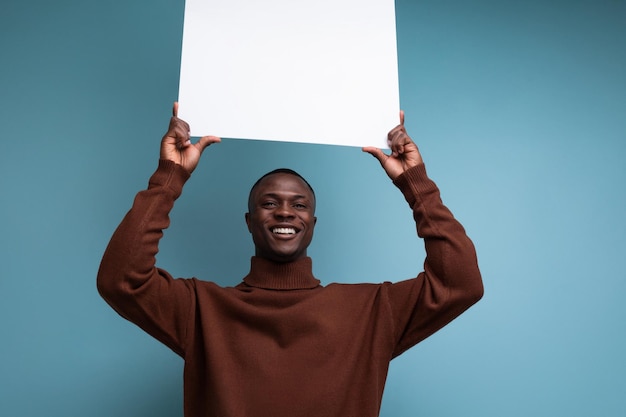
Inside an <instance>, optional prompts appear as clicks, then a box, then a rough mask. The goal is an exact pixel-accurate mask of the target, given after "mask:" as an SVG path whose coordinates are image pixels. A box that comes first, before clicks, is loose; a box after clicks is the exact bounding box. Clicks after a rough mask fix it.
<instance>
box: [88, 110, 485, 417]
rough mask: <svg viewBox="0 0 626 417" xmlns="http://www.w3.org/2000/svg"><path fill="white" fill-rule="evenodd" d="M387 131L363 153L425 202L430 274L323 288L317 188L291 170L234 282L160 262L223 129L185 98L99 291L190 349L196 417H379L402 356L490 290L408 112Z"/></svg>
mask: <svg viewBox="0 0 626 417" xmlns="http://www.w3.org/2000/svg"><path fill="white" fill-rule="evenodd" d="M388 140H389V145H390V149H391V154H390V155H387V154H385V153H383V152H382V151H381V150H380V149H377V148H372V147H368V148H364V149H363V151H365V152H367V153H370V154H371V155H373V156H374V157H375V158H377V159H378V161H379V162H380V163H381V165H382V167H383V169H384V171H385V172H386V173H387V174H388V175H389V177H390V178H391V179H392V180H393V183H394V184H395V185H396V186H397V187H398V188H399V189H400V190H401V192H402V193H403V194H404V196H405V198H406V200H407V202H408V203H409V206H410V207H411V208H412V210H413V216H414V219H415V221H416V224H417V231H418V235H419V236H421V237H422V238H423V239H424V242H425V246H426V254H427V256H426V261H425V271H424V272H422V273H420V274H419V275H418V276H417V277H416V278H414V279H411V280H407V281H402V282H397V283H390V282H385V283H382V284H330V285H328V286H325V287H324V286H321V285H320V281H318V280H317V279H316V278H315V277H314V276H313V274H312V261H311V259H310V258H309V257H308V256H307V248H308V246H309V244H310V242H311V239H312V237H313V230H314V228H315V222H316V218H315V214H314V213H315V194H314V192H313V189H312V188H311V187H310V186H309V184H308V183H307V182H306V181H305V180H304V179H303V178H302V177H300V176H299V175H298V174H297V173H296V172H294V171H291V170H278V171H275V172H272V173H269V174H267V175H266V176H264V177H262V178H261V179H260V180H259V181H258V182H257V183H256V184H255V185H254V186H253V187H252V190H251V192H250V196H249V207H248V213H247V214H246V217H245V218H246V223H247V225H248V229H249V231H250V233H251V235H252V238H253V241H254V245H255V256H253V257H252V259H251V266H250V272H249V274H248V275H247V276H246V277H244V278H243V281H242V282H241V283H240V284H238V285H237V286H235V287H226V288H223V287H219V286H217V285H216V284H214V283H211V282H207V281H201V280H198V279H195V278H193V279H173V278H172V276H171V275H170V274H169V273H168V272H166V271H164V270H162V269H159V268H157V267H155V255H156V253H157V250H158V243H159V239H160V238H161V236H162V231H163V229H165V228H166V227H168V226H169V217H168V215H169V212H170V210H171V209H172V207H173V205H174V201H175V200H176V199H177V198H178V197H179V196H180V194H181V192H182V188H183V185H184V183H185V181H186V180H187V179H188V178H189V177H190V174H191V173H192V172H193V170H194V169H195V168H196V166H197V164H198V161H199V159H200V155H201V153H202V152H203V150H204V149H206V148H207V147H208V146H209V145H211V144H214V143H217V142H219V141H220V140H219V138H216V137H212V136H207V137H203V138H201V139H200V140H199V141H198V142H197V143H195V144H194V143H191V141H190V136H189V126H188V125H187V123H185V122H184V121H182V120H180V119H178V117H177V105H176V104H175V105H174V115H173V117H172V119H171V121H170V126H169V130H168V132H167V133H166V134H165V136H164V138H163V140H162V143H161V160H160V161H159V167H158V169H157V171H156V172H155V173H154V174H153V176H152V177H151V178H150V182H149V186H148V189H147V190H145V191H141V192H140V193H138V194H137V197H136V199H135V202H134V204H133V207H132V208H131V210H130V211H129V212H128V214H127V215H126V216H125V218H124V220H123V221H122V223H121V224H120V226H119V227H118V229H117V230H116V231H115V233H114V235H113V237H112V239H111V242H110V243H109V246H108V248H107V250H106V252H105V254H104V257H103V259H102V263H101V266H100V271H99V273H98V289H99V291H100V293H101V294H102V296H103V297H104V298H105V300H106V301H107V302H108V303H109V304H110V305H111V306H112V307H113V308H114V309H115V310H116V311H117V312H118V313H119V314H121V315H122V316H124V317H125V318H127V319H128V320H130V321H132V322H134V323H136V324H137V325H138V326H140V327H141V328H142V329H144V330H145V331H146V332H148V333H149V334H151V335H152V336H154V337H155V338H157V339H158V340H160V341H161V342H163V343H165V344H166V345H167V346H169V347H170V348H171V349H172V350H174V352H176V353H178V354H179V355H180V356H182V357H183V358H184V360H185V369H184V410H185V416H186V417H204V416H220V417H240V416H246V417H257V416H258V417H283V416H289V417H292V416H299V417H305V416H307V417H308V416H311V417H313V416H315V417H331V416H333V417H346V416H355V417H357V416H358V417H368V416H371V417H374V416H377V415H378V413H379V410H380V404H381V399H382V393H383V388H384V384H385V379H386V376H387V370H388V367H389V362H390V361H391V359H393V358H394V357H396V356H398V355H400V354H401V353H403V352H404V351H405V350H407V349H408V348H410V347H411V346H413V345H415V344H417V343H418V342H420V341H421V340H423V339H424V338H426V337H428V336H429V335H431V334H432V333H434V332H435V331H437V330H438V329H440V328H441V327H443V326H445V325H446V324H447V323H449V322H450V321H451V320H452V319H454V318H455V317H457V316H458V315H459V314H461V313H462V312H463V311H465V310H466V309H467V308H469V307H470V306H471V305H472V304H474V303H475V302H476V301H478V300H479V299H480V298H481V297H482V294H483V287H482V281H481V277H480V272H479V269H478V265H477V260H476V253H475V250H474V247H473V245H472V242H471V241H470V240H469V238H468V237H467V236H466V235H465V232H464V229H463V227H462V226H461V225H460V224H459V223H458V222H457V221H456V220H455V219H454V217H453V216H452V214H451V213H450V211H449V210H448V209H447V208H446V207H445V206H444V205H443V204H442V202H441V200H440V198H439V190H438V189H437V187H436V185H435V184H434V183H433V182H432V181H431V180H430V179H429V178H428V177H427V175H426V171H425V168H424V164H423V162H422V157H421V155H420V153H419V150H418V148H417V146H416V145H415V143H413V141H412V140H411V139H410V137H409V136H408V135H407V133H406V130H405V128H404V114H403V113H402V112H401V113H400V125H398V126H397V127H395V128H394V129H393V130H391V132H389V136H388ZM385 278H387V277H385Z"/></svg>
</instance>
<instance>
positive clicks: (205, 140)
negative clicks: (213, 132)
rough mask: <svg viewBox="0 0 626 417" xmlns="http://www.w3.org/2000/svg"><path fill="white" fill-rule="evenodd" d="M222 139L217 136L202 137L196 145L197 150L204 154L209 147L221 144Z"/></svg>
mask: <svg viewBox="0 0 626 417" xmlns="http://www.w3.org/2000/svg"><path fill="white" fill-rule="evenodd" d="M221 141H222V139H220V138H218V137H217V136H202V137H201V138H200V140H198V142H197V143H196V145H195V146H196V148H197V149H198V150H199V151H200V152H201V153H202V151H204V150H205V149H206V148H207V147H208V146H209V145H212V144H214V143H219V142H221Z"/></svg>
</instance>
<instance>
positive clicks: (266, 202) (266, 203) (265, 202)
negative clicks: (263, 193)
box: [261, 201, 277, 208]
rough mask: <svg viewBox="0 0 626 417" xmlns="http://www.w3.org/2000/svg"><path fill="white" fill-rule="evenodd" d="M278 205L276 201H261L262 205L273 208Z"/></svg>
mask: <svg viewBox="0 0 626 417" xmlns="http://www.w3.org/2000/svg"><path fill="white" fill-rule="evenodd" d="M276 206H277V204H276V202H275V201H264V202H262V203H261V207H264V208H272V207H276Z"/></svg>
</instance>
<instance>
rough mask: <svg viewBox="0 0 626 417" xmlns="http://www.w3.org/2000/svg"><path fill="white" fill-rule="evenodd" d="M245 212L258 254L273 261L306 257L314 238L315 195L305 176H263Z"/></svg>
mask: <svg viewBox="0 0 626 417" xmlns="http://www.w3.org/2000/svg"><path fill="white" fill-rule="evenodd" d="M250 200H251V201H250V203H251V204H250V208H249V209H250V212H249V213H246V223H247V225H248V230H249V231H250V233H251V234H252V240H253V241H254V246H255V255H256V256H259V257H261V258H265V259H268V260H271V261H274V262H293V261H295V260H297V259H300V258H303V257H305V256H307V255H306V250H307V248H308V246H309V244H310V243H311V240H312V239H313V229H314V228H315V222H316V221H317V218H315V216H314V214H315V196H314V195H313V192H311V190H310V189H309V187H308V186H307V185H306V183H305V182H304V181H302V179H300V178H298V177H297V176H295V175H292V174H286V173H278V174H272V175H269V176H267V177H265V178H263V179H262V180H261V182H260V183H259V184H257V186H256V187H255V189H254V190H253V191H252V195H251V198H250Z"/></svg>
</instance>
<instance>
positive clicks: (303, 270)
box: [243, 256, 320, 290]
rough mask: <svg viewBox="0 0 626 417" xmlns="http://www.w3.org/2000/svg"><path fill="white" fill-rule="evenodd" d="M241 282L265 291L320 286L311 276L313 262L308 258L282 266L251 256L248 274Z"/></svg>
mask: <svg viewBox="0 0 626 417" xmlns="http://www.w3.org/2000/svg"><path fill="white" fill-rule="evenodd" d="M243 281H244V282H245V283H246V284H247V285H249V286H251V287H256V288H263V289H266V290H303V289H311V288H315V287H318V286H319V285H320V281H319V280H318V279H316V278H315V277H314V276H313V262H312V260H311V258H309V257H305V258H302V259H298V260H297V261H294V262H289V263H284V264H282V263H276V262H272V261H268V260H267V259H263V258H259V257H256V256H253V257H252V258H251V260H250V272H249V273H248V275H246V277H245V278H244V279H243Z"/></svg>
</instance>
